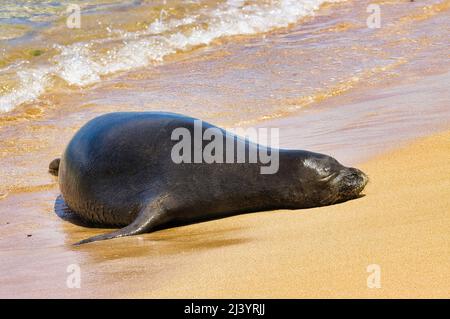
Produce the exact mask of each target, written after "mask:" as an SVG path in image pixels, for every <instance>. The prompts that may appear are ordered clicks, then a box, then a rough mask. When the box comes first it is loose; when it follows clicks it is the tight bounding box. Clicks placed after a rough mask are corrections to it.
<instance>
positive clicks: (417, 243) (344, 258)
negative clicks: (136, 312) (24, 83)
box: [0, 132, 450, 298]
mask: <svg viewBox="0 0 450 319" xmlns="http://www.w3.org/2000/svg"><path fill="white" fill-rule="evenodd" d="M449 141H450V132H444V133H440V134H437V135H434V136H432V137H427V138H422V139H420V140H418V141H415V142H413V143H412V144H410V145H408V146H406V147H403V148H401V149H400V150H396V151H394V152H391V153H388V154H385V155H382V156H379V157H377V158H375V159H372V160H371V161H369V162H367V163H365V164H363V165H360V167H361V168H362V169H363V170H364V171H366V172H367V173H368V175H369V176H370V178H371V181H370V183H369V185H368V186H367V188H366V190H365V191H364V193H365V195H366V196H364V197H362V198H359V199H357V200H353V201H349V202H346V203H342V204H338V205H333V206H328V207H321V208H314V209H306V210H291V211H288V210H278V211H271V212H262V213H254V214H247V215H240V216H235V217H231V218H225V219H221V220H216V221H211V222H205V223H199V224H195V225H189V226H183V227H178V228H173V229H168V230H162V231H159V232H155V233H152V234H146V235H142V236H135V237H129V238H123V239H118V240H110V241H104V242H98V243H95V244H89V245H85V246H81V247H74V246H71V245H70V244H71V243H73V242H75V241H77V240H80V239H82V238H85V237H88V236H91V235H93V234H98V233H102V232H104V231H106V230H100V229H97V230H93V229H87V228H82V227H79V226H75V225H73V224H70V223H68V222H64V221H62V220H61V219H60V218H59V217H58V216H57V215H56V214H54V213H53V212H52V211H53V207H52V206H53V204H54V199H55V196H56V194H57V190H56V189H55V188H52V189H49V190H43V191H41V192H35V193H32V194H29V195H28V196H23V195H22V196H21V195H14V196H10V197H8V198H6V199H5V203H3V205H2V206H1V212H0V213H1V214H0V216H1V217H0V218H1V221H0V225H1V226H0V227H1V230H2V240H1V242H0V257H1V260H2V262H1V265H0V272H1V273H2V277H1V279H0V287H1V288H0V297H3V298H5V297H6V298H9V297H36V298H48V297H50V298H52V297H89V298H94V297H162V298H166V297H167V298H169V297H194V298H198V297H202V298H211V297H218V298H224V297H228V298H229V297H241V298H249V297H251V298H253V297H258V298H259V297H261V298H272V297H273V298H277V297H284V298H301V297H362V298H366V297H377V298H378V297H383V298H384V297H386V298H393V297H400V298H406V297H408V298H409V297H411V298H421V297H425V298H428V297H444V298H448V297H450V294H449V291H450V289H449V288H450V274H449V272H448V269H449V267H450V258H449V253H450V250H449V247H450V238H449V236H448V234H449V231H450V215H449V211H450V196H449V190H450V178H449V176H450V175H449V173H450V163H449V161H448V154H449V150H450V142H449ZM43 199H45V200H43ZM36 200H39V202H40V203H41V204H40V205H39V213H38V214H29V207H33V206H34V205H36ZM27 234H30V235H32V236H31V237H27ZM70 264H76V265H79V267H80V270H81V288H80V289H76V288H73V289H69V288H67V286H66V280H67V277H68V275H69V274H70V273H67V267H68V266H69V265H70ZM370 264H377V265H379V266H380V267H381V288H379V289H376V288H372V289H369V288H368V287H367V284H366V282H367V277H368V275H369V273H367V272H366V269H367V266H368V265H370Z"/></svg>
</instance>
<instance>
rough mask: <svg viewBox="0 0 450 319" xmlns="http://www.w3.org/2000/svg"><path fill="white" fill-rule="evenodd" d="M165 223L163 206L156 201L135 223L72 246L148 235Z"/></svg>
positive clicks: (143, 210) (141, 213)
mask: <svg viewBox="0 0 450 319" xmlns="http://www.w3.org/2000/svg"><path fill="white" fill-rule="evenodd" d="M165 221H167V213H166V210H165V209H164V206H163V205H162V204H161V200H156V201H153V202H151V203H150V204H149V205H147V207H145V208H144V209H142V210H141V211H140V213H139V214H138V216H137V218H136V219H135V221H134V222H132V223H131V224H130V225H128V226H126V227H124V228H121V229H119V230H116V231H113V232H112V233H108V234H102V235H97V236H93V237H90V238H87V239H83V240H81V241H79V242H77V243H75V244H74V245H77V246H78V245H81V244H86V243H90V242H93V241H99V240H105V239H112V238H119V237H125V236H132V235H138V234H143V233H148V232H149V231H151V230H152V229H154V228H155V227H156V226H159V225H161V224H162V223H164V222H165Z"/></svg>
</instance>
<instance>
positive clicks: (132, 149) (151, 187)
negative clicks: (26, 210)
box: [49, 112, 368, 245]
mask: <svg viewBox="0 0 450 319" xmlns="http://www.w3.org/2000/svg"><path fill="white" fill-rule="evenodd" d="M196 121H198V120H197V119H195V118H192V117H188V116H184V115H180V114H175V113H164V112H117V113H109V114H105V115H102V116H99V117H97V118H94V119H93V120H91V121H89V122H88V123H87V124H85V125H84V126H83V127H82V128H81V129H80V130H79V131H78V132H77V133H76V134H75V135H74V137H73V138H72V140H71V141H70V142H69V144H68V146H67V148H66V150H65V152H64V154H63V155H62V157H61V159H55V160H53V161H52V162H51V163H50V165H49V172H50V173H52V174H54V175H57V176H58V182H59V187H60V191H61V194H62V197H63V199H64V201H65V202H66V204H67V206H68V207H69V208H70V209H71V210H72V211H73V212H74V213H75V214H77V215H78V216H79V217H80V218H81V219H82V220H83V221H85V222H87V223H89V224H91V225H98V226H104V227H118V228H120V229H119V230H116V231H113V232H111V233H106V234H102V235H98V236H94V237H91V238H88V239H84V240H82V241H80V242H78V243H76V245H78V244H84V243H89V242H93V241H98V240H105V239H111V238H117V237H123V236H130V235H136V234H142V233H146V232H151V231H154V230H157V229H161V228H166V227H170V226H172V225H182V224H189V223H194V222H198V221H204V220H210V219H216V218H222V217H227V216H231V215H236V214H241V213H247V212H256V211H266V210H274V209H299V208H311V207H317V206H324V205H331V204H334V203H338V202H343V201H347V200H350V199H354V198H356V197H358V196H359V194H360V193H361V191H362V190H363V189H364V187H365V185H366V183H367V181H368V178H367V176H366V175H365V174H364V173H363V172H362V171H360V170H358V169H356V168H351V167H345V166H343V165H341V164H340V163H339V162H338V161H337V160H335V159H334V158H332V157H330V156H327V155H324V154H319V153H313V152H309V151H304V150H291V149H275V148H269V147H266V150H267V151H269V152H277V154H278V157H279V158H278V160H279V167H278V170H277V171H276V173H273V174H261V170H260V169H261V166H263V163H262V162H257V163H249V162H238V161H235V162H234V163H232V164H230V163H228V162H222V163H220V162H219V161H218V162H214V163H206V162H205V161H200V162H196V163H192V162H191V163H187V162H181V163H177V162H176V161H174V160H173V149H174V146H175V144H176V143H179V142H178V141H177V140H174V139H173V132H174V131H175V130H176V129H180V128H182V129H183V130H184V131H186V132H189V133H190V134H192V135H193V134H195V132H194V131H195V125H196V124H195V123H196ZM211 128H212V129H215V130H216V131H219V132H222V133H224V135H223V136H224V140H223V142H224V143H226V142H230V141H231V142H233V144H235V145H236V146H238V147H239V146H241V147H243V148H242V149H244V150H246V151H248V152H249V153H250V151H252V150H254V149H261V148H264V147H265V146H261V145H259V144H257V143H255V142H252V141H249V140H248V139H246V138H241V137H239V136H237V135H234V134H229V132H227V131H226V130H224V129H221V128H218V127H216V126H214V125H212V124H209V123H207V122H202V124H201V131H202V132H203V133H204V132H205V131H206V130H207V129H211ZM205 147H206V143H205V142H204V141H203V142H202V144H201V145H200V148H201V150H202V149H204V148H205ZM194 148H195V146H192V151H195V149H194ZM236 153H237V152H236ZM230 154H231V153H230ZM225 156H226V154H225ZM234 156H235V157H236V156H237V154H234Z"/></svg>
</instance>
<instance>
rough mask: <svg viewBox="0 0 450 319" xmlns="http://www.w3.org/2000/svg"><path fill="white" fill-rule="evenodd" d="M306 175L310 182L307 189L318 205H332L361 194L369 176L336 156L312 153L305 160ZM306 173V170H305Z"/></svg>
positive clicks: (309, 195) (307, 193)
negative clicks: (345, 163)
mask: <svg viewBox="0 0 450 319" xmlns="http://www.w3.org/2000/svg"><path fill="white" fill-rule="evenodd" d="M303 168H304V170H306V174H305V175H304V176H308V179H309V181H308V184H309V185H314V186H313V187H307V188H306V189H305V191H306V192H305V193H306V196H308V197H309V198H310V199H311V200H312V201H313V202H315V204H316V205H331V204H335V203H339V202H344V201H347V200H350V199H354V198H357V197H359V196H360V193H361V192H362V191H363V189H364V187H365V186H366V185H367V182H368V181H369V178H368V177H367V175H366V174H364V173H363V172H362V171H360V170H359V169H357V168H353V167H346V166H343V165H342V164H340V163H339V162H338V161H337V160H335V159H334V158H332V157H330V156H327V155H323V154H316V153H312V154H311V155H310V156H308V157H306V158H305V159H304V160H303ZM303 173H305V172H303Z"/></svg>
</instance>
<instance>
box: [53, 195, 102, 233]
mask: <svg viewBox="0 0 450 319" xmlns="http://www.w3.org/2000/svg"><path fill="white" fill-rule="evenodd" d="M54 210H55V214H56V215H57V216H58V217H59V218H61V219H62V220H64V221H67V222H69V223H72V224H74V225H77V226H82V227H88V228H107V227H101V226H99V225H93V224H92V223H88V222H86V221H84V220H83V219H81V218H80V217H79V216H78V215H77V214H76V213H75V212H74V211H72V210H71V209H70V208H69V207H68V206H67V204H66V202H65V201H64V198H63V197H62V195H58V197H56V200H55V206H54Z"/></svg>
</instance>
